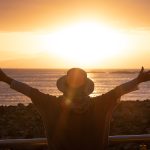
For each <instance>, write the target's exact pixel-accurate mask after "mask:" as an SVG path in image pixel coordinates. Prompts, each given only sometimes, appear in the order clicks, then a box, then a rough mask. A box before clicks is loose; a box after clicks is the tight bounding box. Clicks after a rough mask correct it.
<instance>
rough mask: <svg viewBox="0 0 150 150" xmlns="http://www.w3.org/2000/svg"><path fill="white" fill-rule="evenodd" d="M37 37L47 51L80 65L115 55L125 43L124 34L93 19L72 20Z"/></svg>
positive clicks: (86, 64) (124, 46)
mask: <svg viewBox="0 0 150 150" xmlns="http://www.w3.org/2000/svg"><path fill="white" fill-rule="evenodd" d="M41 41H42V45H43V48H44V50H46V51H47V52H50V53H52V52H53V53H54V54H56V55H58V56H59V57H61V58H63V59H67V60H69V61H70V62H73V63H74V64H76V65H80V66H88V65H91V66H92V65H93V64H95V63H97V62H100V61H102V60H104V59H109V58H112V57H116V56H117V55H119V54H120V53H121V51H122V50H125V49H127V47H128V40H127V35H125V34H124V33H123V32H121V31H119V30H115V29H113V28H110V27H108V26H106V25H103V24H100V23H96V22H79V23H76V24H72V25H70V26H67V27H65V28H62V29H60V30H59V31H57V32H53V33H49V34H44V35H42V36H41ZM52 50H53V51H52Z"/></svg>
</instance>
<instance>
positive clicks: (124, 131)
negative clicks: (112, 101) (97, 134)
mask: <svg viewBox="0 0 150 150" xmlns="http://www.w3.org/2000/svg"><path fill="white" fill-rule="evenodd" d="M130 134H150V100H145V101H122V102H121V103H120V104H119V106H118V107H117V109H116V110H115V111H114V114H113V119H112V122H111V130H110V135H130ZM37 137H45V134H44V127H43V124H42V121H41V117H40V116H39V114H38V112H37V111H36V108H35V107H34V105H33V104H29V105H28V106H24V105H23V104H18V106H0V139H7V138H15V139H16V138H37ZM128 146H129V145H126V146H124V148H123V149H128ZM117 147H118V148H115V149H122V146H121V145H118V146H117ZM136 148H137V146H136V145H135V149H136ZM132 149H133V148H132Z"/></svg>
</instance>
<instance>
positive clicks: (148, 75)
mask: <svg viewBox="0 0 150 150" xmlns="http://www.w3.org/2000/svg"><path fill="white" fill-rule="evenodd" d="M146 81H150V70H149V71H144V67H142V68H141V71H140V73H139V75H138V77H137V82H138V83H141V82H146Z"/></svg>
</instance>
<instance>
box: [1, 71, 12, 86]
mask: <svg viewBox="0 0 150 150" xmlns="http://www.w3.org/2000/svg"><path fill="white" fill-rule="evenodd" d="M0 81H3V82H6V83H8V84H11V82H12V78H10V77H8V76H7V75H6V74H5V73H4V72H3V71H2V69H0Z"/></svg>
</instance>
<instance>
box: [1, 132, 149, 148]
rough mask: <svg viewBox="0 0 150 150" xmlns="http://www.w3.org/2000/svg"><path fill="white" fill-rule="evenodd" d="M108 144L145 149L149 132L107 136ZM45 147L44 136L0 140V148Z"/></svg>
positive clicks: (45, 140)
mask: <svg viewBox="0 0 150 150" xmlns="http://www.w3.org/2000/svg"><path fill="white" fill-rule="evenodd" d="M109 143H110V145H115V144H123V143H124V144H125V143H138V144H139V145H140V147H139V149H141V150H147V148H146V144H148V143H150V134H144V135H116V136H109ZM46 147H47V139H46V138H34V139H4V140H0V149H1V148H3V149H7V150H9V149H10V150H11V149H13V150H14V149H17V150H18V149H20V150H23V149H36V148H38V149H40V148H41V149H44V148H46Z"/></svg>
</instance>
